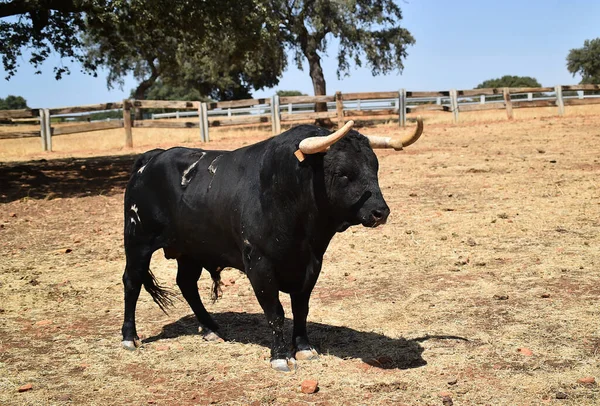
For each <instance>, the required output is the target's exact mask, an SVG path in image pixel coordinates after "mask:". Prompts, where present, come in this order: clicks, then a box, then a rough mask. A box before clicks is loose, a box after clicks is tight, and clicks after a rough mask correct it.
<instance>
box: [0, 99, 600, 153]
mask: <svg viewBox="0 0 600 406" xmlns="http://www.w3.org/2000/svg"><path fill="white" fill-rule="evenodd" d="M513 112H514V116H515V118H516V119H517V120H523V119H525V120H526V119H537V118H547V117H554V116H556V114H557V110H556V108H555V107H542V108H521V109H514V110H513ZM598 112H600V106H599V105H589V106H567V108H566V117H575V116H579V115H590V114H597V113H598ZM419 114H420V115H422V116H423V117H424V119H425V122H426V124H428V125H433V124H452V123H453V118H452V114H450V113H441V112H422V113H419ZM415 116H416V114H410V115H409V119H410V118H414V117H415ZM372 118H373V119H379V120H380V118H378V117H372ZM175 121H177V120H175ZM178 121H190V120H189V119H179V120H178ZM496 121H500V122H502V121H506V112H505V111H504V110H486V111H473V112H463V113H460V122H461V125H462V124H471V123H482V122H486V123H490V122H496ZM359 123H360V122H359ZM69 125H74V124H58V126H63V127H68V126H69ZM55 126H56V125H55ZM388 126H390V127H392V128H397V120H392V121H390V122H389V124H388ZM18 128H19V129H20V130H23V131H29V130H39V126H25V125H22V126H19V127H18ZM286 128H287V127H286ZM14 129H15V127H13V126H0V132H2V131H14ZM284 129H285V128H284ZM270 135H271V127H270V126H269V125H262V126H256V127H253V126H238V127H237V128H233V127H221V128H219V127H214V128H211V130H210V137H211V140H213V141H232V142H234V144H232V145H236V144H235V142H236V140H238V139H245V140H246V142H254V141H256V140H258V139H264V138H266V137H269V136H270ZM124 137H125V134H124V131H123V130H122V129H112V130H103V131H93V132H88V133H82V134H67V135H60V136H55V137H53V138H52V143H53V151H54V152H53V153H52V154H50V156H53V157H65V156H93V155H98V154H102V153H110V154H115V153H117V154H128V153H131V152H132V151H131V150H126V149H124V147H123V146H124V142H125V141H124ZM133 139H134V144H135V149H134V152H138V151H144V150H146V149H148V148H154V147H162V148H165V147H171V146H175V145H187V146H199V145H201V142H200V130H199V129H197V128H195V129H194V128H190V129H163V128H146V129H141V128H134V129H133ZM48 156H49V155H48V154H47V153H44V152H42V144H41V141H40V139H38V138H25V139H15V140H0V161H18V160H23V159H41V158H47V157H48Z"/></svg>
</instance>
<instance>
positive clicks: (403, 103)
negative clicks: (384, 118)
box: [398, 89, 406, 127]
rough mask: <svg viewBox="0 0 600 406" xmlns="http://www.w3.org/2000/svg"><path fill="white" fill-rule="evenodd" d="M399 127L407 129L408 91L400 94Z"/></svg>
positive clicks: (402, 91)
mask: <svg viewBox="0 0 600 406" xmlns="http://www.w3.org/2000/svg"><path fill="white" fill-rule="evenodd" d="M398 125H399V126H400V127H406V89H400V91H399V92H398Z"/></svg>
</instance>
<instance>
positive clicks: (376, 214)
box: [371, 210, 383, 220]
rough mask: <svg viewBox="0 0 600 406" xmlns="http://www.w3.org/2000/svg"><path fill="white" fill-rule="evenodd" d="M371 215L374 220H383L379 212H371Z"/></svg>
mask: <svg viewBox="0 0 600 406" xmlns="http://www.w3.org/2000/svg"><path fill="white" fill-rule="evenodd" d="M371 214H372V215H373V217H375V220H381V219H382V218H383V213H382V212H381V210H373V211H372V212H371Z"/></svg>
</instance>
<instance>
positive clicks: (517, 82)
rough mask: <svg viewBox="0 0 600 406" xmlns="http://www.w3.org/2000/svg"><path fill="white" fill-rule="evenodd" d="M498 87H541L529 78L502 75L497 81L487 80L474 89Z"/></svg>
mask: <svg viewBox="0 0 600 406" xmlns="http://www.w3.org/2000/svg"><path fill="white" fill-rule="evenodd" d="M500 87H542V85H541V84H540V82H538V81H537V79H535V78H532V77H531V76H511V75H504V76H502V77H501V78H498V79H488V80H486V81H485V82H483V83H480V84H479V85H477V87H476V89H487V88H500Z"/></svg>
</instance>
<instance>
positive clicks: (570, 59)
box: [567, 38, 600, 84]
mask: <svg viewBox="0 0 600 406" xmlns="http://www.w3.org/2000/svg"><path fill="white" fill-rule="evenodd" d="M567 69H568V70H569V72H570V73H571V74H572V75H573V76H575V75H576V74H577V73H579V74H580V75H581V82H579V83H580V84H598V83H600V38H596V39H592V40H585V42H584V43H583V47H582V48H576V49H571V50H570V51H569V55H567Z"/></svg>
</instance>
